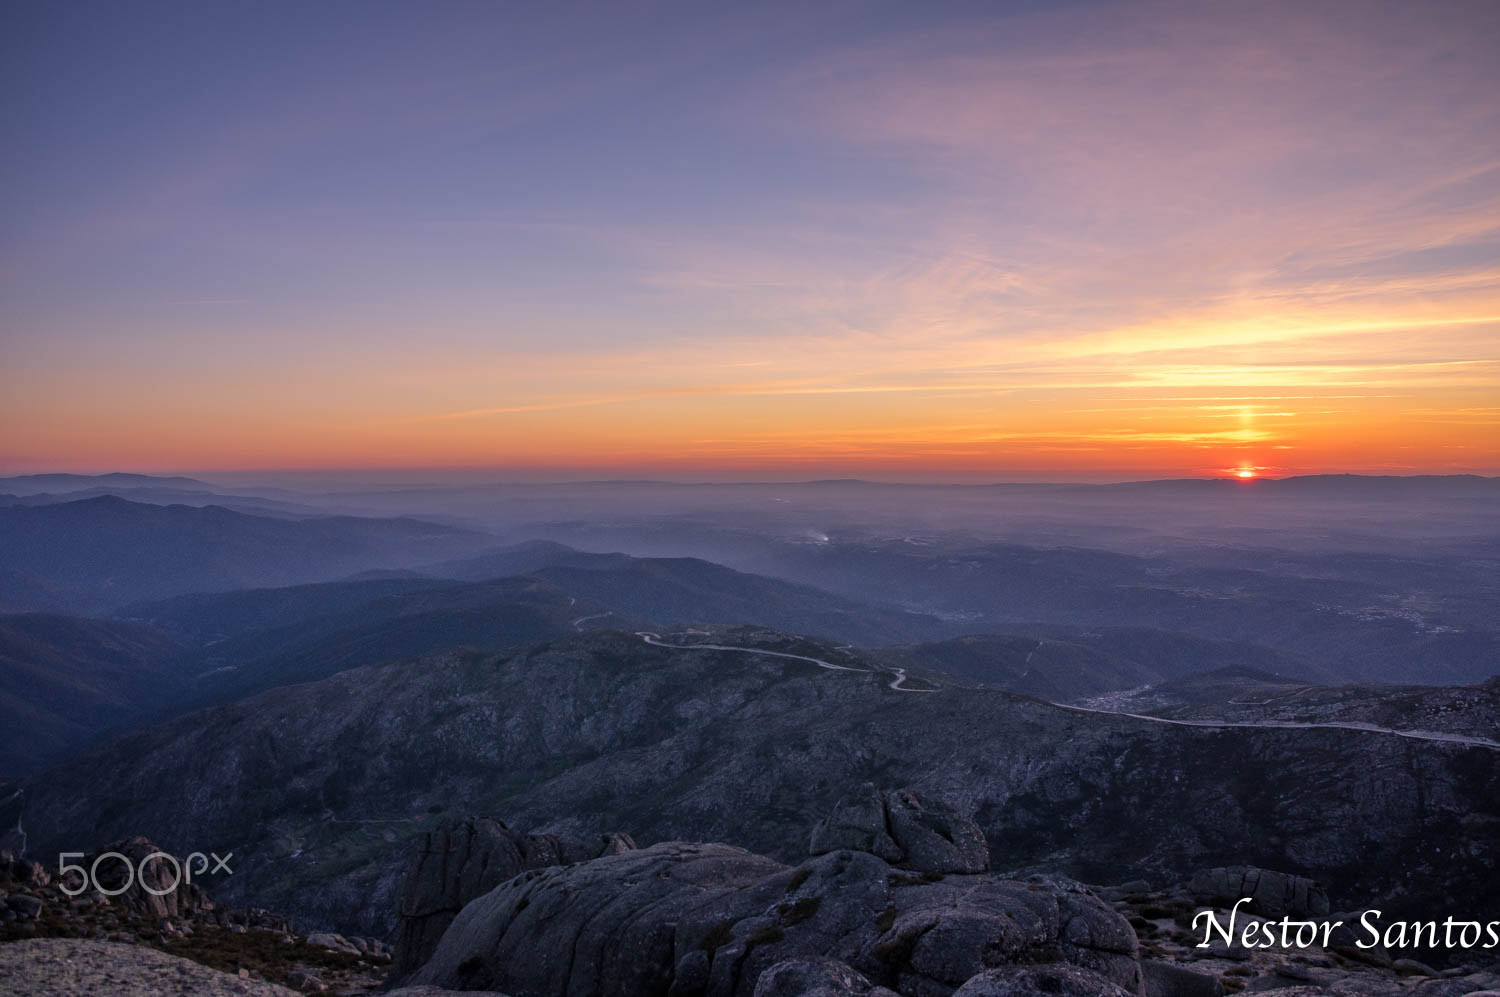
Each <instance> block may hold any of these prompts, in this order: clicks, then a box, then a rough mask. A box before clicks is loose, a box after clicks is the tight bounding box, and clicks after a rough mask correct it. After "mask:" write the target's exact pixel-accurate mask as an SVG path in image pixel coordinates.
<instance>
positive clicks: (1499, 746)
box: [1052, 703, 1500, 751]
mask: <svg viewBox="0 0 1500 997" xmlns="http://www.w3.org/2000/svg"><path fill="white" fill-rule="evenodd" d="M1052 705H1053V706H1056V707H1057V708H1058V709H1060V710H1072V711H1073V712H1075V713H1099V714H1102V715H1104V716H1106V717H1130V718H1131V719H1132V720H1147V721H1150V722H1151V723H1158V724H1172V725H1174V726H1177V727H1219V728H1226V727H1254V728H1259V729H1261V730H1318V729H1320V728H1325V727H1326V728H1330V729H1333V730H1358V731H1364V732H1365V733H1368V734H1393V735H1395V736H1396V737H1404V738H1408V739H1410V740H1413V741H1440V742H1444V743H1447V744H1467V745H1469V746H1471V747H1475V748H1489V749H1491V750H1492V751H1494V750H1500V742H1496V741H1491V740H1489V739H1487V738H1483V737H1468V736H1467V735H1464V734H1445V733H1443V732H1442V731H1427V730H1396V729H1394V728H1391V727H1377V726H1375V725H1374V724H1362V723H1344V724H1341V723H1312V722H1305V721H1297V720H1260V721H1250V720H1173V719H1171V718H1169V717H1153V716H1150V715H1149V714H1145V713H1120V712H1117V711H1115V710H1097V709H1094V708H1093V707H1089V706H1068V705H1067V704H1066V703H1053V704H1052Z"/></svg>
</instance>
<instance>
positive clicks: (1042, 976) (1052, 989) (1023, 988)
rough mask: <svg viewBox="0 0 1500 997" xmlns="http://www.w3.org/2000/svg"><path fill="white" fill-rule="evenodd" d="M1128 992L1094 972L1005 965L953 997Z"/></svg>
mask: <svg viewBox="0 0 1500 997" xmlns="http://www.w3.org/2000/svg"><path fill="white" fill-rule="evenodd" d="M1132 993H1133V991H1130V990H1126V989H1125V988H1124V987H1121V986H1119V985H1118V984H1115V983H1111V982H1110V981H1109V980H1106V979H1104V978H1103V977H1102V976H1100V975H1099V974H1098V973H1091V972H1089V971H1088V970H1086V969H1078V968H1076V967H1073V966H1063V965H1053V966H1007V967H1005V968H1004V969H989V970H986V971H984V972H983V973H980V974H979V975H978V976H975V977H973V978H971V979H970V980H969V982H967V983H965V984H964V985H963V986H961V987H959V988H958V989H957V990H956V991H954V994H953V997H1037V995H1038V994H1056V995H1058V997H1131V994H1132Z"/></svg>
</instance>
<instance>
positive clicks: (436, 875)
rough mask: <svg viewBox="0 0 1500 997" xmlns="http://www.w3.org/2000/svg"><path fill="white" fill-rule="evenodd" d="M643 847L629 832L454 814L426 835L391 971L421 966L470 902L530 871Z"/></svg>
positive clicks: (405, 895) (404, 902) (406, 891)
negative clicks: (521, 827) (588, 831)
mask: <svg viewBox="0 0 1500 997" xmlns="http://www.w3.org/2000/svg"><path fill="white" fill-rule="evenodd" d="M633 848H635V842H634V841H632V840H630V836H629V835H626V834H606V835H597V836H595V837H593V838H569V837H560V836H558V835H555V834H522V833H520V832H518V831H514V830H512V829H511V828H510V827H508V826H506V824H505V822H504V821H498V820H490V819H488V818H484V817H462V818H455V819H452V820H448V821H445V822H443V823H442V824H440V825H439V826H438V827H436V828H434V829H433V830H431V831H429V832H427V833H426V834H425V835H423V836H422V838H421V839H420V841H419V842H418V846H417V848H416V850H415V853H414V854H413V856H412V862H411V865H410V866H409V867H408V869H407V873H406V882H405V885H404V886H403V888H402V891H401V902H400V906H399V911H398V914H399V918H400V921H399V926H398V928H397V932H398V933H397V937H396V946H395V955H394V958H393V961H392V966H391V972H392V974H393V975H394V976H396V977H400V976H404V975H405V974H407V973H410V972H411V971H412V970H414V969H416V968H418V967H419V966H421V965H422V964H423V963H424V962H426V961H427V958H428V957H429V956H430V955H432V952H433V950H434V949H435V948H437V943H438V939H440V938H442V937H443V932H444V931H446V930H447V929H448V925H449V924H451V923H452V922H453V918H454V917H455V916H457V914H458V912H459V911H460V910H462V909H463V907H464V905H465V904H467V903H468V902H469V901H471V900H473V899H475V898H476V897H480V896H483V895H484V894H486V893H488V892H489V891H490V890H492V889H494V888H495V887H496V886H498V885H500V884H501V883H503V882H505V881H506V880H508V879H511V878H512V877H514V876H517V875H519V874H520V873H522V872H525V871H526V870H528V869H541V868H545V867H547V866H554V865H569V864H571V863H574V862H582V861H584V860H585V859H592V858H598V857H599V856H601V855H612V854H615V853H617V852H622V851H629V850H631V849H633Z"/></svg>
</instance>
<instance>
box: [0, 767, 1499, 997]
mask: <svg viewBox="0 0 1500 997" xmlns="http://www.w3.org/2000/svg"><path fill="white" fill-rule="evenodd" d="M803 841H804V843H805V844H804V847H803V856H802V857H801V858H800V859H798V860H795V861H793V862H786V861H781V860H778V859H776V858H772V857H768V856H765V855H760V854H756V853H754V852H751V851H747V850H745V849H743V848H738V847H734V846H731V845H725V844H714V843H696V842H682V841H678V842H663V843H659V844H656V845H652V846H650V847H647V848H639V847H637V846H636V844H635V842H634V841H633V840H632V839H631V837H630V836H629V835H626V834H621V833H611V834H603V835H592V836H589V835H585V836H577V837H569V836H559V835H556V834H548V833H525V832H522V831H519V830H516V829H514V828H512V827H510V826H508V825H507V824H505V823H504V822H502V821H498V820H494V819H489V818H478V817H464V818H454V819H447V820H444V821H440V822H439V823H438V824H437V825H436V826H435V827H434V828H433V830H431V831H430V832H428V833H427V834H425V835H424V836H423V838H422V839H421V840H420V841H419V842H418V843H417V846H416V847H414V848H413V849H412V850H411V852H410V854H409V857H408V865H407V870H406V874H405V877H404V879H403V882H402V885H401V887H400V891H399V898H398V903H397V906H396V915H397V929H396V932H395V935H394V946H393V947H392V946H387V945H386V944H385V942H384V941H382V940H379V939H371V938H364V937H345V936H342V935H336V934H331V933H316V932H315V933H310V934H302V933H300V932H299V931H298V930H297V929H296V927H295V926H294V925H293V924H292V922H291V921H289V920H288V919H287V918H284V917H279V916H277V915H274V914H271V913H269V912H267V911H264V910H256V909H231V908H229V907H226V906H223V905H220V904H218V903H216V902H215V901H214V900H213V899H212V898H211V897H209V896H208V895H207V894H206V893H205V892H204V891H203V890H202V889H200V888H199V887H197V886H196V885H191V884H173V883H170V882H169V880H168V879H167V872H168V870H166V869H165V868H164V867H163V865H162V862H161V860H159V859H152V860H151V861H150V862H146V861H145V859H146V858H147V857H148V856H150V855H151V854H152V853H153V852H155V851H156V846H155V845H154V844H153V843H152V842H151V841H149V840H148V839H145V838H133V839H128V840H124V841H119V842H115V843H114V844H112V845H110V846H108V847H107V848H104V849H101V850H100V852H99V853H96V854H102V853H104V852H118V853H119V854H120V855H123V856H125V857H127V858H128V859H129V861H130V863H131V864H132V865H134V866H137V867H138V868H140V869H142V873H141V874H140V875H139V876H138V877H136V879H135V880H134V881H132V882H130V883H128V884H127V883H126V882H125V881H124V877H123V874H122V873H115V872H114V871H113V870H112V869H111V866H114V865H118V864H119V863H118V862H117V861H114V860H111V861H110V862H107V863H103V864H102V865H101V866H99V867H97V868H98V869H99V872H98V875H99V876H100V879H99V880H98V881H97V882H96V883H95V884H94V888H91V889H89V890H88V891H85V892H82V893H80V894H79V895H77V896H69V895H68V894H69V891H70V890H72V889H74V888H75V887H76V885H77V884H75V883H73V882H72V881H71V880H66V879H65V880H57V879H54V877H53V876H52V874H51V873H50V872H49V871H48V870H46V869H45V868H43V867H42V866H40V865H38V864H37V863H34V862H30V861H27V860H24V859H17V858H15V857H14V856H12V855H9V854H0V883H3V886H0V890H3V892H0V994H27V995H33V997H62V995H72V994H121V995H125V997H134V995H145V994H210V995H216V994H284V993H289V992H302V993H317V992H328V993H337V994H346V995H363V994H373V993H376V992H382V991H384V988H386V987H396V988H399V989H393V990H389V991H384V992H389V993H392V994H396V995H399V997H444V995H446V994H450V993H454V992H466V993H474V992H479V993H489V994H503V995H509V997H551V995H556V994H568V995H576V997H645V995H650V997H1030V995H1041V994H1061V995H1066V997H1222V995H1225V994H1236V993H1265V994H1270V995H1273V997H1314V995H1333V997H1497V995H1500V959H1496V958H1495V953H1494V952H1493V951H1490V952H1486V951H1484V950H1471V951H1468V952H1459V953H1446V954H1444V953H1439V955H1445V956H1446V958H1445V959H1444V960H1443V961H1442V962H1441V964H1440V965H1432V964H1429V963H1428V962H1424V961H1420V960H1419V959H1417V958H1413V957H1412V956H1413V955H1423V953H1413V952H1391V951H1386V950H1385V949H1382V948H1378V947H1377V948H1374V949H1361V948H1359V947H1357V946H1356V945H1355V944H1354V941H1355V937H1354V934H1353V932H1352V930H1351V929H1349V928H1345V929H1343V930H1342V931H1340V930H1334V931H1332V932H1331V933H1330V934H1329V935H1328V936H1327V938H1326V941H1325V942H1324V944H1319V945H1314V946H1308V947H1298V946H1296V945H1286V944H1283V945H1281V946H1275V945H1273V946H1268V947H1256V948H1246V947H1243V946H1242V945H1241V944H1238V943H1228V944H1226V943H1225V942H1223V941H1222V940H1221V939H1219V938H1217V937H1216V938H1215V939H1214V940H1213V943H1212V944H1210V945H1208V946H1200V944H1199V943H1200V942H1202V941H1203V940H1204V938H1205V934H1206V932H1205V930H1204V929H1203V927H1201V926H1199V925H1195V921H1194V919H1195V917H1197V916H1198V915H1199V914H1200V913H1201V912H1203V911H1205V910H1213V911H1217V912H1218V916H1219V918H1220V920H1221V921H1227V919H1228V913H1227V912H1228V911H1229V910H1230V909H1231V908H1232V907H1234V906H1235V901H1236V900H1237V899H1238V898H1246V899H1245V900H1244V902H1243V904H1242V905H1241V907H1242V909H1240V910H1238V911H1237V912H1236V916H1237V917H1238V918H1239V923H1240V925H1241V926H1243V925H1245V924H1247V923H1261V922H1270V923H1275V922H1276V921H1277V920H1278V919H1281V918H1295V919H1306V920H1323V919H1330V918H1331V919H1338V920H1343V921H1344V922H1345V923H1346V924H1350V925H1352V924H1354V923H1356V922H1357V919H1358V914H1357V913H1337V912H1336V905H1335V903H1334V901H1333V899H1331V898H1330V895H1329V891H1328V889H1327V888H1325V886H1324V885H1323V884H1321V883H1319V882H1317V881H1314V880H1312V879H1310V878H1307V877H1304V876H1299V875H1294V874H1289V873H1284V872H1277V871H1274V870H1268V869H1263V868H1257V867H1255V866H1244V865H1239V866H1220V867H1211V868H1203V869H1199V870H1197V871H1196V872H1195V873H1193V874H1192V875H1191V876H1187V877H1185V878H1184V880H1183V881H1182V882H1174V883H1168V884H1166V885H1163V886H1159V887H1157V888H1153V887H1152V886H1151V885H1150V884H1149V883H1147V882H1145V881H1141V880H1136V881H1131V882H1124V883H1121V884H1119V885H1113V886H1099V885H1088V884H1085V883H1081V882H1078V881H1077V880H1073V879H1069V878H1066V877H1063V876H1058V875H1053V874H1032V875H1024V876H1023V875H1001V874H996V873H993V872H991V871H990V862H991V849H990V846H989V843H988V842H987V841H986V838H985V835H984V833H983V830H982V828H981V827H980V825H979V824H978V823H977V822H976V821H975V820H974V819H973V818H972V817H970V816H968V815H967V814H965V813H963V812H962V811H961V810H959V809H957V808H956V807H955V806H953V805H950V804H948V803H945V802H942V801H939V800H936V799H934V798H931V797H928V796H925V795H924V794H922V793H920V792H917V791H914V790H911V789H900V790H888V789H879V788H877V787H876V786H875V785H873V784H864V785H862V786H859V787H856V788H854V789H852V790H850V791H849V792H846V793H845V794H844V795H843V796H842V797H841V798H840V799H839V800H838V801H837V803H836V804H835V805H834V806H833V807H832V808H831V810H830V812H828V813H827V814H826V815H825V816H824V817H822V818H821V819H819V820H817V821H816V822H814V823H813V825H812V826H811V827H810V828H809V829H808V831H806V832H804V837H803ZM96 854H90V855H88V856H85V857H84V859H83V860H82V863H81V864H82V865H83V866H84V867H86V868H95V866H94V862H93V860H94V858H95V857H96ZM169 885H170V886H171V888H168V887H169ZM108 894H113V895H108ZM158 894H160V895H158ZM1433 961H1434V962H1436V961H1437V960H1433Z"/></svg>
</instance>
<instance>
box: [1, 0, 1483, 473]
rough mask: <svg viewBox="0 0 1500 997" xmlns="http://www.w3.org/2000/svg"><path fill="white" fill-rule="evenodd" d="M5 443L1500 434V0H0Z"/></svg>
mask: <svg viewBox="0 0 1500 997" xmlns="http://www.w3.org/2000/svg"><path fill="white" fill-rule="evenodd" d="M0 19H3V22H4V23H3V25H0V46H3V48H4V51H3V56H0V72H3V74H4V77H5V78H4V85H5V97H4V101H3V112H0V113H3V126H4V136H5V137H4V144H5V148H6V152H5V154H4V156H0V211H3V217H4V219H5V223H4V225H3V227H0V275H3V276H0V281H3V288H0V294H3V301H4V307H3V313H0V317H3V333H0V473H24V472H31V471H53V470H56V471H63V470H70V471H103V470H129V471H172V472H184V471H185V472H193V471H214V470H230V469H272V468H278V469H297V468H314V467H320V468H403V467H405V468H410V467H422V468H456V467H468V468H476V467H477V468H493V469H495V470H496V471H497V474H499V475H503V474H504V473H514V474H517V475H527V476H532V477H537V476H540V477H544V478H545V477H549V476H550V477H577V476H580V475H583V476H610V477H615V476H621V475H630V476H643V475H652V476H660V477H670V478H679V479H685V480H690V479H712V478H723V477H726V476H727V477H732V478H739V479H746V478H754V477H757V476H768V477H787V476H791V477H829V476H856V475H857V476H861V477H869V478H891V479H897V478H900V479H911V478H930V479H935V480H1009V479H1037V478H1050V479H1073V478H1083V479H1102V480H1112V479H1121V478H1139V477H1156V476H1173V477H1176V476H1190V475H1215V474H1234V473H1236V472H1237V471H1239V470H1241V469H1248V470H1253V471H1255V472H1256V473H1258V474H1265V475H1272V476H1280V475H1286V474H1296V473H1318V472H1331V471H1358V472H1370V473H1394V474H1409V473H1449V472H1460V471H1463V472H1477V473H1483V474H1496V473H1500V2H1494V0H1462V2H1456V3H1444V2H1431V3H1410V2H1403V3H1395V4H1388V5H1387V4H1380V3H1373V2H1371V3H1336V4H1320V3H1315V2H1314V3H1306V2H1298V3H1286V4H1275V3H1257V2H1237V3H1201V2H1185V3H1130V4H1117V3H1080V2H1061V3H1054V2H1028V3H974V4H960V3H949V4H916V3H910V2H897V3H855V2H830V3H813V4H785V5H781V4H761V3H747V4H711V3H710V4H701V3H700V4H681V5H678V4H635V3H602V2H601V3H594V4H580V5H572V6H569V5H564V4H521V3H506V2H500V0H494V2H481V3H454V2H423V3H416V2H411V3H396V4H381V3H371V2H364V0H360V2H299V3H268V2H262V0H255V2H242V3H234V4H220V3H210V2H186V0H184V2H181V3H151V2H146V3H113V2H111V3H79V2H62V3H58V2H52V0H49V2H44V3H43V2H36V3H33V2H22V0H12V2H9V3H7V4H5V5H4V7H3V11H0Z"/></svg>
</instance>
